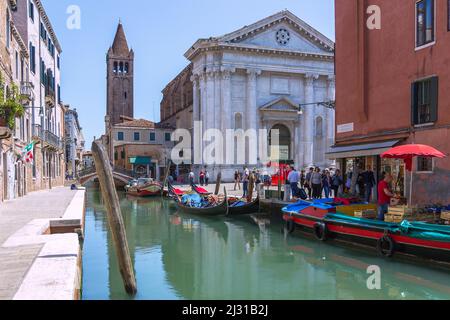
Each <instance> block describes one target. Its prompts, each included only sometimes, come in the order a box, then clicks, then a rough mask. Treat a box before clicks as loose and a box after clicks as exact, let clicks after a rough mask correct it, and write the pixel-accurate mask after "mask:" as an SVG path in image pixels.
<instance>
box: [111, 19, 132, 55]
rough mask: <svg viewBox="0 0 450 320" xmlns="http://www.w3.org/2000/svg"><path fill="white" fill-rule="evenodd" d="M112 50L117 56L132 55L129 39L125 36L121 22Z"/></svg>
mask: <svg viewBox="0 0 450 320" xmlns="http://www.w3.org/2000/svg"><path fill="white" fill-rule="evenodd" d="M111 48H112V51H113V53H114V54H115V55H124V56H128V55H129V54H130V50H129V49H128V43H127V37H126V36H125V31H124V30H123V26H122V23H121V22H119V25H118V26H117V31H116V36H115V37H114V43H113V45H112V47H111Z"/></svg>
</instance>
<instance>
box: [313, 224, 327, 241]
mask: <svg viewBox="0 0 450 320" xmlns="http://www.w3.org/2000/svg"><path fill="white" fill-rule="evenodd" d="M314 235H315V236H316V238H317V239H318V240H320V241H327V239H328V228H327V225H326V224H325V223H324V222H317V223H316V224H315V225H314Z"/></svg>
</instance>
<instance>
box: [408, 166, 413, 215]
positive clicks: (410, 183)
mask: <svg viewBox="0 0 450 320" xmlns="http://www.w3.org/2000/svg"><path fill="white" fill-rule="evenodd" d="M413 177H414V175H413V168H411V181H410V182H409V206H410V207H412V190H413Z"/></svg>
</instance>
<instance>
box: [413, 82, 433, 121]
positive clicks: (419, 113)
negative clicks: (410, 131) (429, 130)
mask: <svg viewBox="0 0 450 320" xmlns="http://www.w3.org/2000/svg"><path fill="white" fill-rule="evenodd" d="M438 87H439V83H438V77H432V78H429V79H425V80H421V81H417V82H414V83H413V84H412V90H411V91H412V93H411V94H412V98H411V100H412V107H411V108H412V123H413V125H420V124H428V123H433V122H436V121H437V117H438Z"/></svg>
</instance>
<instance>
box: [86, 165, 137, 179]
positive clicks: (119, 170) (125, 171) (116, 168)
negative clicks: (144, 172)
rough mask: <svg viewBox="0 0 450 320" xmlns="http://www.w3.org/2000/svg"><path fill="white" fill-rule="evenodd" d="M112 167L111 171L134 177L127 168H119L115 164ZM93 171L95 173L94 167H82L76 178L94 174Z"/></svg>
mask: <svg viewBox="0 0 450 320" xmlns="http://www.w3.org/2000/svg"><path fill="white" fill-rule="evenodd" d="M112 169H113V172H115V173H118V174H121V175H124V176H127V177H129V178H135V177H136V175H135V174H134V172H133V171H131V170H127V169H124V168H121V167H116V166H114V167H112ZM94 173H96V169H95V167H91V168H87V169H84V170H81V171H79V172H78V178H79V179H80V178H83V177H86V176H89V175H91V174H94Z"/></svg>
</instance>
